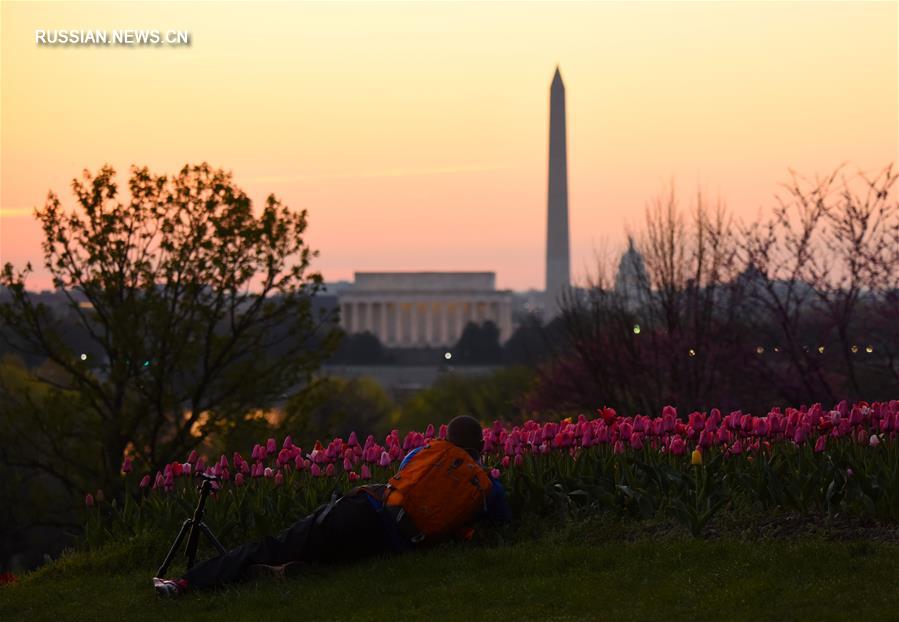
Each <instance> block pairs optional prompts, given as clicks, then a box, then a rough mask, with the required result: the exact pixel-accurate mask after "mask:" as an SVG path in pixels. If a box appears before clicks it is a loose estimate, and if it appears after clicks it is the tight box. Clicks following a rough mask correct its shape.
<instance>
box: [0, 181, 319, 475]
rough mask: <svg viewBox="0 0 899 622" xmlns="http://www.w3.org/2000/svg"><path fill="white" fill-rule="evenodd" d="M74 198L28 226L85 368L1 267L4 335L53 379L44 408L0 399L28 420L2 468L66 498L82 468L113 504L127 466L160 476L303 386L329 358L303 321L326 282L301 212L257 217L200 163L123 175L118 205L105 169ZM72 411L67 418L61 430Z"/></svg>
mask: <svg viewBox="0 0 899 622" xmlns="http://www.w3.org/2000/svg"><path fill="white" fill-rule="evenodd" d="M72 190H73V192H74V195H75V198H76V201H77V207H76V208H75V209H72V210H70V211H66V210H65V209H64V208H63V206H62V203H61V202H60V199H59V197H58V196H57V195H56V194H55V193H53V192H51V193H50V194H49V195H48V197H47V201H46V203H45V204H44V206H43V207H42V208H39V209H37V210H36V217H37V219H38V220H39V221H40V223H41V226H42V228H43V231H44V241H43V256H44V266H45V267H46V269H47V270H48V271H49V273H50V275H51V276H52V279H53V285H54V287H55V288H56V289H57V290H58V291H59V292H60V293H62V294H63V295H64V297H65V316H67V318H66V319H67V321H68V322H71V321H74V322H75V324H76V325H77V327H78V329H79V330H81V331H83V332H84V333H85V334H87V335H88V336H89V338H90V352H91V354H90V355H89V356H87V357H86V358H85V357H83V356H82V355H81V352H79V351H77V350H74V349H73V348H72V347H71V345H70V344H69V343H68V341H67V340H66V335H65V334H62V332H61V331H60V325H61V324H60V322H61V320H60V316H58V315H57V314H55V313H53V312H52V311H51V309H50V308H48V307H47V305H44V304H42V303H39V302H36V301H35V298H34V295H33V294H31V293H29V292H28V291H27V290H26V279H27V277H28V275H29V273H31V272H32V267H31V265H30V264H28V265H27V266H26V267H25V268H24V269H23V270H16V269H14V267H13V266H12V265H11V264H8V263H7V264H6V265H5V266H4V268H3V272H2V274H0V286H2V287H4V288H5V289H6V291H7V294H8V295H7V297H6V298H5V300H4V302H2V303H0V318H2V320H3V323H4V324H5V327H4V330H3V331H2V334H3V336H4V338H6V339H7V340H8V341H9V342H10V343H11V345H13V346H15V347H16V349H17V350H20V351H23V352H25V353H29V354H32V355H34V354H36V355H38V356H40V357H41V358H42V359H46V360H47V362H48V366H50V367H52V373H49V372H50V369H38V370H37V371H36V372H35V373H34V377H33V380H34V381H35V382H36V383H37V384H38V385H39V386H40V387H42V391H43V392H42V393H41V394H40V395H38V392H36V391H25V392H22V391H18V392H17V393H16V394H15V395H12V394H11V393H10V390H9V389H13V388H14V386H13V385H10V384H9V383H4V384H3V385H2V386H0V391H2V392H5V393H6V395H5V396H2V397H0V399H2V403H3V404H4V406H2V407H0V408H3V410H5V411H7V412H5V413H3V417H4V418H6V417H9V418H10V419H11V420H12V419H15V420H16V421H21V419H22V416H25V415H27V416H28V417H31V418H32V421H31V422H30V423H27V424H22V425H7V426H4V427H3V428H0V431H2V432H3V433H4V435H12V436H13V437H15V438H17V439H18V441H17V442H15V443H12V442H9V441H10V440H12V439H10V438H9V437H8V436H7V437H4V438H3V439H0V441H2V442H0V458H2V460H3V461H4V462H6V463H7V464H14V465H16V466H18V467H27V468H32V469H37V470H42V471H45V472H47V473H50V474H52V475H54V476H55V477H57V478H58V479H60V480H61V481H64V482H67V484H68V485H69V486H70V487H77V486H86V485H88V484H85V480H84V479H83V478H75V472H74V471H72V470H69V469H68V468H67V467H66V463H78V464H83V465H84V466H85V469H86V470H87V473H84V474H83V476H84V477H87V476H89V475H92V476H95V477H96V479H95V480H94V483H95V485H96V486H100V487H105V488H106V489H107V491H115V489H116V482H117V481H118V478H117V473H118V471H119V468H120V465H121V464H122V458H123V454H125V453H126V452H127V453H128V454H129V455H131V456H132V457H133V458H134V459H135V460H136V461H137V462H138V463H139V464H140V463H143V464H144V465H146V466H149V467H155V468H158V467H159V466H161V465H162V464H164V463H166V462H168V461H170V460H172V459H175V458H178V457H181V456H184V455H186V452H187V451H189V450H190V449H191V448H193V447H195V446H197V445H199V444H200V443H201V442H202V441H203V439H204V438H205V437H206V436H208V435H209V434H210V433H213V432H215V431H216V430H217V429H219V428H221V427H222V426H225V425H227V424H229V423H233V422H234V421H236V420H239V419H240V418H241V417H242V416H244V414H245V413H246V412H247V411H248V410H250V409H253V408H262V407H266V406H267V405H270V404H271V403H272V402H273V401H275V400H276V399H278V398H279V397H280V396H281V395H283V394H284V393H285V392H286V391H287V390H288V389H289V388H290V387H291V386H294V385H295V384H296V383H298V382H300V381H302V380H304V379H306V378H307V377H308V376H309V374H310V373H311V372H312V371H313V370H314V369H315V368H317V366H318V365H319V363H320V361H321V359H322V358H323V357H324V356H325V355H326V354H327V353H328V351H329V350H331V349H332V348H333V343H332V342H333V340H334V336H333V335H334V333H333V332H332V329H333V325H332V323H331V321H330V319H329V318H328V317H325V316H320V317H318V318H314V317H313V316H312V313H311V310H310V306H311V297H312V296H314V295H315V293H316V292H317V291H318V289H319V286H320V283H321V277H320V276H319V275H318V274H310V273H308V268H309V265H310V260H311V259H312V258H313V257H314V256H315V253H314V252H313V251H312V250H310V249H309V247H308V246H307V245H306V243H305V241H304V239H303V234H304V232H305V230H306V226H307V215H306V212H305V211H293V210H290V209H289V208H288V207H287V206H285V205H283V204H282V203H281V202H280V201H278V200H277V199H276V198H275V197H274V196H269V197H268V198H267V199H266V201H265V204H264V205H263V206H262V208H261V209H258V210H254V209H253V205H252V203H251V201H250V199H249V197H248V196H247V195H246V194H245V193H244V192H243V191H242V190H241V189H240V188H239V187H237V186H236V185H235V183H234V181H233V179H232V175H231V174H230V173H228V172H225V171H223V170H216V169H213V168H211V167H210V166H209V165H207V164H205V163H204V164H200V165H196V166H185V167H184V168H183V169H182V170H181V171H180V172H179V173H178V174H177V175H174V176H171V177H168V176H165V175H155V174H153V173H151V172H150V171H149V170H148V169H147V168H137V167H132V169H131V175H130V179H129V181H128V191H129V192H128V194H129V195H130V196H128V197H127V198H125V197H123V196H122V194H121V193H120V189H119V185H118V183H117V182H116V180H115V171H114V170H113V169H112V168H111V167H109V166H104V167H103V168H101V169H100V170H99V171H98V172H97V174H96V175H92V174H91V173H90V172H88V171H85V172H84V176H83V178H82V179H80V180H78V179H76V180H73V182H72ZM18 384H19V386H21V381H20V382H19V383H18ZM71 396H74V397H71ZM66 406H68V411H69V412H70V413H71V412H72V411H74V413H75V414H77V417H72V418H70V419H69V420H66V419H65V417H64V416H63V415H64V414H65V412H66ZM12 411H15V412H12ZM13 414H18V415H20V416H19V417H13V416H12V415H13ZM76 419H77V421H78V422H80V423H78V424H77V425H70V423H72V422H75V420H76ZM27 447H42V448H44V451H40V452H33V451H32V452H29V451H25V450H24V449H23V448H27ZM95 449H96V451H95ZM85 452H87V453H88V455H87V456H85V455H84V454H85ZM92 489H93V488H92Z"/></svg>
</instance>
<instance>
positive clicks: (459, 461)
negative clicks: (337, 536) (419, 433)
mask: <svg viewBox="0 0 899 622" xmlns="http://www.w3.org/2000/svg"><path fill="white" fill-rule="evenodd" d="M491 486H492V484H491V483H490V478H489V477H488V476H487V473H486V472H485V471H484V469H483V467H481V466H480V465H479V464H478V463H477V462H475V460H474V459H473V458H472V457H471V455H470V454H469V453H468V452H467V451H465V450H464V449H462V448H461V447H459V446H457V445H454V444H453V443H450V442H449V441H443V440H439V439H434V440H431V441H428V444H427V445H425V446H424V447H422V448H421V449H420V450H419V451H418V453H416V454H415V455H414V456H413V457H412V458H411V459H410V460H409V462H407V463H406V466H404V467H403V468H402V470H400V471H398V472H397V473H396V475H394V476H393V477H391V478H390V480H389V481H388V484H387V490H386V492H385V493H384V500H383V502H384V505H385V506H387V507H399V508H402V511H403V512H404V513H405V515H406V516H408V518H410V519H411V520H412V523H413V524H414V526H415V529H416V530H417V531H418V532H419V534H420V535H419V536H418V538H417V540H418V541H420V540H422V539H425V538H426V539H427V540H429V541H430V540H440V539H443V538H446V537H449V536H451V535H453V534H454V533H456V532H457V531H459V530H460V529H461V528H463V527H464V526H465V525H466V524H467V523H468V522H470V521H471V520H472V519H473V518H475V516H476V515H477V513H478V511H480V510H482V509H486V507H487V494H488V493H489V492H490V487H491ZM413 541H416V539H413Z"/></svg>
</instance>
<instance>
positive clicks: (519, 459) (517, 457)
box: [513, 454, 524, 467]
mask: <svg viewBox="0 0 899 622" xmlns="http://www.w3.org/2000/svg"><path fill="white" fill-rule="evenodd" d="M523 462H524V457H522V455H521V454H515V460H514V461H513V464H514V465H515V466H517V467H520V466H521V465H522V463H523Z"/></svg>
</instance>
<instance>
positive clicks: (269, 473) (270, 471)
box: [262, 467, 275, 477]
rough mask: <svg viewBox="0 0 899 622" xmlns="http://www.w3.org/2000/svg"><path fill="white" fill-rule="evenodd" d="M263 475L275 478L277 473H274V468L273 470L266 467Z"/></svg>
mask: <svg viewBox="0 0 899 622" xmlns="http://www.w3.org/2000/svg"><path fill="white" fill-rule="evenodd" d="M262 474H263V475H264V476H265V477H273V476H274V475H275V472H274V471H272V468H271V467H265V470H264V471H263V472H262Z"/></svg>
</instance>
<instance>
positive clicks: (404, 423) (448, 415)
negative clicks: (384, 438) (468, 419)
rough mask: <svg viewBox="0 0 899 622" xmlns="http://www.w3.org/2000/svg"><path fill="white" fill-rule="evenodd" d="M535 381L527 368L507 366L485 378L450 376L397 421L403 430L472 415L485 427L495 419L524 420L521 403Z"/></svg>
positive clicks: (405, 409)
mask: <svg viewBox="0 0 899 622" xmlns="http://www.w3.org/2000/svg"><path fill="white" fill-rule="evenodd" d="M533 379H534V372H533V371H532V370H530V369H528V368H526V367H504V368H502V369H498V370H496V371H495V372H493V373H491V374H487V375H483V376H464V375H457V374H447V375H445V376H443V377H441V378H440V379H438V380H437V382H435V383H434V385H433V386H432V387H430V388H428V389H425V390H423V391H420V392H418V393H416V394H415V395H413V396H412V397H411V398H410V399H409V400H408V401H407V402H406V403H405V404H403V407H402V410H401V411H400V413H399V417H398V418H397V420H396V424H397V426H398V427H399V428H400V429H401V430H402V431H404V432H405V431H409V430H424V429H425V428H426V427H427V425H428V424H429V423H433V424H434V425H435V426H436V425H439V424H441V423H447V422H449V420H450V419H452V418H453V417H456V416H457V415H471V416H472V417H474V418H476V419H478V420H479V421H480V422H481V423H483V424H485V425H486V424H488V423H491V422H493V421H494V420H495V419H503V420H505V421H519V420H521V419H522V410H521V406H520V402H521V400H522V398H523V396H524V395H525V393H527V391H528V389H529V388H530V386H531V383H532V381H533Z"/></svg>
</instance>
